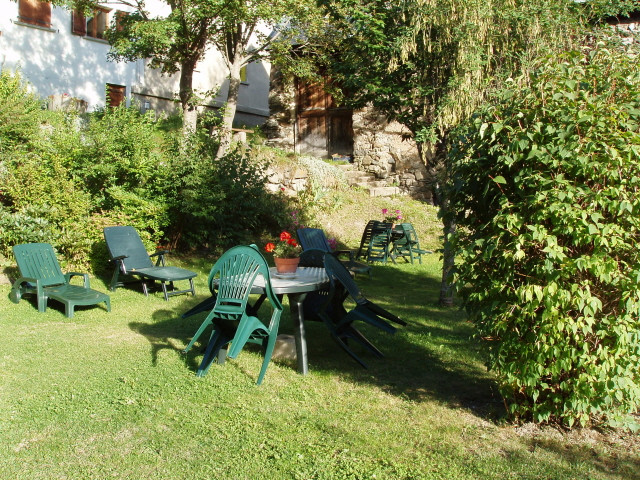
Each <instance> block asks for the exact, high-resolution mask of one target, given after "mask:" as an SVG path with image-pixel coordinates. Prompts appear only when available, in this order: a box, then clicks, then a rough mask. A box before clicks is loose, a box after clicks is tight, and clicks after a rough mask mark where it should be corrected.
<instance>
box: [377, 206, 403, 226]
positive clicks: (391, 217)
mask: <svg viewBox="0 0 640 480" xmlns="http://www.w3.org/2000/svg"><path fill="white" fill-rule="evenodd" d="M382 217H383V218H384V221H385V222H389V223H398V222H401V221H402V212H401V211H400V210H394V211H393V212H392V211H391V210H389V209H388V208H383V209H382Z"/></svg>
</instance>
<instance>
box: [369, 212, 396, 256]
mask: <svg viewBox="0 0 640 480" xmlns="http://www.w3.org/2000/svg"><path fill="white" fill-rule="evenodd" d="M392 228H393V225H392V224H391V223H389V222H375V223H374V224H373V226H372V228H371V240H370V241H369V247H368V248H367V261H368V262H382V263H387V260H388V259H389V258H391V260H392V261H393V262H394V263H395V260H394V259H393V257H392V256H391V255H390V253H391V248H392V244H391V233H392V232H391V230H392Z"/></svg>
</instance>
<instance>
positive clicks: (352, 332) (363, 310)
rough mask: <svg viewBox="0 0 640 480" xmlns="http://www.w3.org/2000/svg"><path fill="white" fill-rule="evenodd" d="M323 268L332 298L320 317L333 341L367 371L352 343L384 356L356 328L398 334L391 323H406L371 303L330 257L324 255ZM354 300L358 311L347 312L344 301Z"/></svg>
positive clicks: (321, 310)
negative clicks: (359, 324)
mask: <svg viewBox="0 0 640 480" xmlns="http://www.w3.org/2000/svg"><path fill="white" fill-rule="evenodd" d="M324 265H325V269H326V271H327V275H328V276H329V282H330V287H329V294H328V299H327V301H326V302H325V303H324V304H323V305H322V306H321V307H320V310H319V312H318V316H319V317H320V318H321V319H322V320H323V321H324V323H325V325H326V326H327V328H328V329H329V333H330V334H331V337H332V338H333V339H334V340H335V341H336V342H337V343H338V345H340V347H341V348H342V349H343V350H344V351H345V352H347V353H348V354H349V355H350V356H351V357H352V358H353V359H354V360H355V361H356V362H358V363H359V364H360V365H362V366H363V367H364V368H367V364H366V363H365V362H363V361H362V360H361V359H360V358H359V357H358V356H357V355H356V354H355V353H354V352H353V351H352V350H351V349H350V348H349V345H348V341H349V340H354V341H356V342H358V343H360V344H361V345H362V346H363V347H365V348H366V349H367V350H369V351H370V352H372V353H373V354H374V355H375V356H377V357H383V356H384V355H383V354H382V352H381V351H380V350H378V349H377V348H376V347H375V346H374V345H373V344H372V343H371V342H370V341H369V340H367V338H365V336H364V335H363V334H362V333H361V332H360V331H359V330H358V329H357V328H356V327H355V326H354V323H355V322H356V321H362V322H365V323H367V324H369V325H372V326H374V327H376V328H379V329H381V330H383V331H385V332H387V333H395V332H396V328H395V327H394V326H392V325H391V324H390V323H389V322H393V323H396V324H398V325H403V326H404V325H406V322H405V321H403V320H401V319H400V318H398V317H397V316H396V315H394V314H392V313H390V312H388V311H387V310H385V309H384V308H382V307H380V306H379V305H377V304H375V303H373V302H371V301H370V300H368V299H367V298H366V297H365V296H364V295H363V294H362V292H361V291H360V289H359V288H358V286H357V285H356V283H355V281H354V280H353V278H352V277H351V275H350V274H349V272H348V270H347V269H346V268H345V267H344V265H342V264H341V263H340V262H339V261H337V260H336V259H335V258H334V257H333V256H331V255H325V257H324ZM349 297H351V300H352V301H353V302H355V307H353V308H350V310H347V309H346V308H345V304H344V302H345V300H347V299H348V298H349Z"/></svg>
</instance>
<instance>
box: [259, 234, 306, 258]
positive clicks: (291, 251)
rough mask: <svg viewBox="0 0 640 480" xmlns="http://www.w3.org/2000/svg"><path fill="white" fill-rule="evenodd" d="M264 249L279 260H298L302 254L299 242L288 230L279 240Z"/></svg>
mask: <svg viewBox="0 0 640 480" xmlns="http://www.w3.org/2000/svg"><path fill="white" fill-rule="evenodd" d="M264 249H265V251H266V252H268V253H273V256H274V257H277V258H297V257H299V256H300V253H301V252H302V247H301V246H300V244H298V241H297V240H296V239H295V238H293V236H292V235H291V234H290V233H289V232H287V231H286V230H285V231H283V232H282V233H281V234H280V239H279V240H277V241H276V242H269V243H267V244H266V245H265V246H264Z"/></svg>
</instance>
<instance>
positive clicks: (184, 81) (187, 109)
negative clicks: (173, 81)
mask: <svg viewBox="0 0 640 480" xmlns="http://www.w3.org/2000/svg"><path fill="white" fill-rule="evenodd" d="M194 70H195V63H191V62H184V63H183V64H182V68H181V70H180V106H181V107H182V133H183V134H184V135H185V136H187V135H190V134H192V133H194V132H195V131H196V122H197V119H198V112H197V110H196V106H195V105H194V104H193V72H194Z"/></svg>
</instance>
